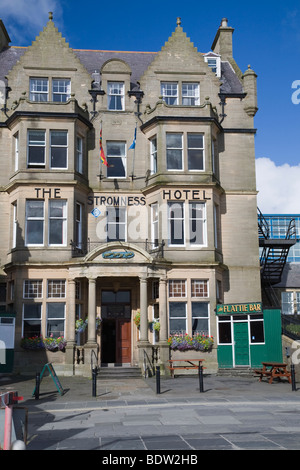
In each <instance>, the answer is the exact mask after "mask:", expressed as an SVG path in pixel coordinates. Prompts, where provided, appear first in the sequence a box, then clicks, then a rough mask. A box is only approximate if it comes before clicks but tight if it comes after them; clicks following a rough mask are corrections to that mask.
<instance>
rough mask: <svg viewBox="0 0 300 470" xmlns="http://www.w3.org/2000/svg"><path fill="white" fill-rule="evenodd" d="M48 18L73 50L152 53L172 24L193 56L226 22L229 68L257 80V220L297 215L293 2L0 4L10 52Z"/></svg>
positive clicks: (298, 18) (297, 67)
mask: <svg viewBox="0 0 300 470" xmlns="http://www.w3.org/2000/svg"><path fill="white" fill-rule="evenodd" d="M49 11H53V14H54V22H55V24H56V26H57V27H58V29H59V30H60V31H61V32H62V35H63V36H64V37H65V38H66V40H67V42H69V44H70V46H71V47H73V48H74V49H102V50H127V51H130V50H137V51H158V50H160V49H161V47H162V46H163V45H164V43H165V41H167V40H168V37H169V36H170V35H171V34H172V32H173V31H174V29H175V27H176V18H177V17H178V16H179V17H181V21H182V27H183V29H184V31H185V32H186V33H187V36H188V37H189V38H190V39H191V41H192V42H193V43H194V45H195V46H196V47H197V49H198V50H199V51H200V52H208V51H209V50H210V49H211V44H212V42H213V39H214V37H215V34H216V32H217V29H218V27H219V25H220V22H221V19H222V18H223V17H226V18H228V21H229V26H232V27H233V28H235V32H234V35H233V55H234V58H235V60H236V62H237V64H238V65H239V67H240V68H241V70H242V71H243V72H244V71H246V69H247V66H248V64H250V65H251V68H252V69H253V70H254V71H255V72H256V73H257V75H258V81H257V84H258V106H259V111H258V113H257V115H256V117H255V127H256V128H257V136H256V159H257V186H258V189H259V191H260V192H259V196H258V198H259V204H260V205H262V210H263V212H265V213H267V212H268V213H270V212H273V213H275V212H278V211H279V212H282V213H291V212H293V213H300V189H298V181H300V165H299V162H300V139H299V137H298V136H299V128H300V104H293V102H292V94H293V93H294V92H295V91H297V90H295V89H292V84H293V82H295V81H296V80H299V85H298V87H297V88H299V90H300V2H299V0H298V1H295V0H291V1H290V0H287V1H285V2H273V1H270V0H263V1H261V0H260V1H257V0H253V1H251V2H247V3H246V5H243V4H242V2H237V1H230V0H227V1H226V2H224V0H223V1H221V0H214V1H212V2H199V1H188V0H187V1H185V2H182V0H181V1H179V0H165V1H164V2H162V1H161V0H159V1H158V0H152V1H151V2H150V3H149V2H135V3H133V2H123V1H122V2H121V1H119V0H114V1H113V2H112V3H110V2H101V3H100V2H94V3H93V2H83V1H82V0H81V1H79V0H0V18H1V19H2V21H3V22H4V24H5V26H6V28H7V31H8V33H9V35H10V37H11V39H12V42H11V45H16V46H27V45H29V44H31V42H32V41H33V40H34V39H35V37H36V36H37V35H38V34H39V32H40V31H41V29H42V28H43V27H44V25H45V24H46V23H47V21H48V12H49ZM298 98H300V92H299V95H298ZM266 172H268V175H267V177H266ZM298 174H299V178H298ZM283 175H284V178H282V176H283ZM287 181H289V184H288V185H287ZM285 185H286V187H285ZM299 186H300V184H299ZM297 191H298V192H299V197H298V195H297ZM287 193H288V195H287ZM284 196H286V197H284ZM297 201H298V202H297Z"/></svg>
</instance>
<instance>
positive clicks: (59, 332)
mask: <svg viewBox="0 0 300 470" xmlns="http://www.w3.org/2000/svg"><path fill="white" fill-rule="evenodd" d="M65 310H66V304H65V303H64V302H48V303H47V333H46V335H47V336H48V337H50V336H52V337H53V338H59V337H60V336H64V334H65Z"/></svg>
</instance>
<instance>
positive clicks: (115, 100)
mask: <svg viewBox="0 0 300 470" xmlns="http://www.w3.org/2000/svg"><path fill="white" fill-rule="evenodd" d="M107 90H108V93H107V95H108V109H109V110H110V111H122V110H124V83H123V82H108V83H107Z"/></svg>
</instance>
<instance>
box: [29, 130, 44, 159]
mask: <svg viewBox="0 0 300 470" xmlns="http://www.w3.org/2000/svg"><path fill="white" fill-rule="evenodd" d="M45 150H46V131H44V130H29V131H28V148H27V165H28V167H29V168H32V167H42V168H45V163H46V158H45V157H46V154H45Z"/></svg>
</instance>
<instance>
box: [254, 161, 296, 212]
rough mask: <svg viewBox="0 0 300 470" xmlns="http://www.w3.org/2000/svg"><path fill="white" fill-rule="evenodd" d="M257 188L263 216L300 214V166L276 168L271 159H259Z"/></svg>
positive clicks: (258, 202)
mask: <svg viewBox="0 0 300 470" xmlns="http://www.w3.org/2000/svg"><path fill="white" fill-rule="evenodd" d="M256 186H257V189H258V191H259V193H258V196H257V205H258V207H259V209H260V210H261V211H262V213H263V214H300V165H298V166H290V165H289V164H287V163H285V164H284V165H280V166H276V164H275V163H274V162H273V161H272V160H271V159H270V158H258V159H257V160H256Z"/></svg>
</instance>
